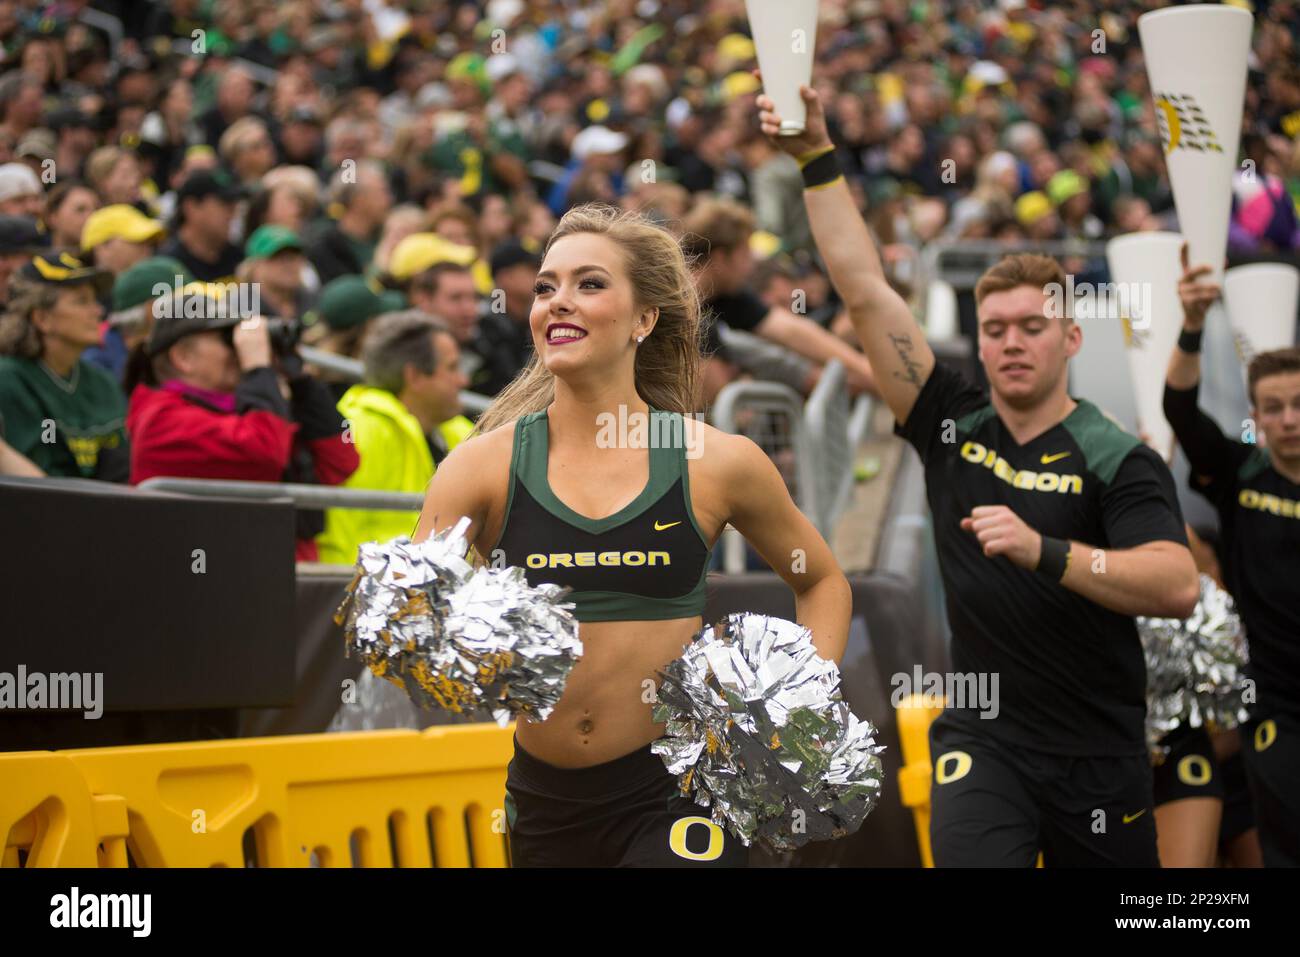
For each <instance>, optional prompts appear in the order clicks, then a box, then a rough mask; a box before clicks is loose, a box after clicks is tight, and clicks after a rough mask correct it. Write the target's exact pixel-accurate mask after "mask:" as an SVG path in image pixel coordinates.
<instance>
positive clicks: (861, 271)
mask: <svg viewBox="0 0 1300 957" xmlns="http://www.w3.org/2000/svg"><path fill="white" fill-rule="evenodd" d="M800 93H801V95H802V96H803V100H804V104H805V105H806V107H807V111H808V118H807V121H806V124H805V130H804V132H803V133H802V134H800V135H799V136H777V135H776V133H777V130H778V129H779V128H780V124H781V117H780V116H779V115H778V114H777V113H776V112H774V111H775V104H773V102H772V99H771V98H770V97H768V96H767V95H762V96H759V97H758V101H757V102H758V107H759V111H760V112H759V122H760V124H761V125H762V129H763V132H764V133H765V134H767V135H768V136H769V137H771V138H772V142H773V143H775V144H776V145H777V147H778V148H780V149H782V150H784V151H785V152H787V153H789V154H791V155H792V156H794V157H795V159H797V160H799V162H800V165H801V166H802V167H804V168H805V170H808V169H809V168H810V166H809V164H811V163H815V162H817V161H818V159H819V157H820V156H821V155H823V154H826V153H828V152H829V151H830V150H831V149H832V148H833V144H832V143H831V140H830V136H829V134H828V133H827V131H826V115H825V113H824V111H823V109H822V104H821V99H820V98H819V97H818V95H817V92H816V91H815V90H813V89H812V88H811V87H808V86H802V87H800ZM831 155H832V157H833V154H831ZM821 162H822V163H825V162H826V160H821ZM803 195H804V205H805V206H806V207H807V209H808V219H809V221H810V222H811V223H812V231H813V239H814V240H815V242H816V243H817V249H818V251H819V252H820V253H821V255H822V259H823V260H824V261H825V263H826V269H827V272H828V274H829V276H830V280H831V283H832V284H833V285H834V286H835V289H836V291H837V292H838V293H839V295H840V298H841V299H842V300H844V304H845V307H846V308H847V309H848V313H849V318H850V320H852V322H853V328H854V330H855V331H856V332H857V334H858V339H859V340H860V341H861V343H862V348H863V350H864V351H865V352H866V354H867V358H868V360H870V362H871V368H872V369H873V370H874V374H875V380H876V388H877V389H878V390H879V391H880V394H881V395H882V396H883V397H884V399H885V401H886V402H887V403H889V408H890V409H891V410H892V411H893V413H894V417H895V418H896V419H898V421H899V422H906V421H907V417H908V415H909V413H911V411H912V406H913V404H914V403H915V402H916V397H917V396H918V395H919V394H920V392H921V387H922V386H923V385H925V380H926V379H928V378H929V377H930V372H931V371H932V370H933V369H934V353H933V352H931V351H930V346H929V344H928V343H927V342H926V341H925V334H924V333H923V332H922V331H921V327H920V326H919V325H917V322H916V320H915V319H914V318H912V311H911V309H909V308H908V306H907V303H906V302H904V301H903V299H902V297H901V296H899V295H898V293H896V292H895V291H894V290H893V288H891V287H890V285H889V281H888V280H887V279H886V278H885V271H884V269H883V267H882V266H881V264H880V255H879V253H878V252H877V251H876V246H875V243H874V242H873V241H872V239H871V234H870V233H869V232H868V230H867V224H866V223H865V222H863V220H862V216H861V214H859V213H858V210H857V207H856V206H855V205H854V202H853V196H852V194H851V193H850V192H849V187H848V185H847V184H846V183H845V181H844V178H843V176H840V177H838V178H836V179H834V180H833V181H832V182H828V183H826V184H824V185H820V186H816V187H813V188H805V189H804V194H803Z"/></svg>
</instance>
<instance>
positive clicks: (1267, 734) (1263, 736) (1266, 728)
mask: <svg viewBox="0 0 1300 957" xmlns="http://www.w3.org/2000/svg"><path fill="white" fill-rule="evenodd" d="M1276 740H1277V725H1276V724H1274V723H1273V719H1272V718H1269V719H1268V720H1267V721H1261V722H1260V723H1259V727H1257V728H1256V729H1255V750H1256V751H1266V750H1267V749H1268V746H1269V745H1271V744H1272V743H1273V742H1274V741H1276Z"/></svg>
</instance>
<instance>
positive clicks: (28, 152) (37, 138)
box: [14, 129, 56, 160]
mask: <svg viewBox="0 0 1300 957" xmlns="http://www.w3.org/2000/svg"><path fill="white" fill-rule="evenodd" d="M55 146H56V144H55V142H54V133H53V132H52V131H50V130H47V129H35V130H29V131H28V133H27V134H26V135H25V136H24V137H23V138H22V139H21V140H19V141H18V148H17V149H15V150H14V156H16V157H18V158H19V159H23V158H24V157H28V156H30V157H32V158H33V159H39V160H47V159H54V150H55Z"/></svg>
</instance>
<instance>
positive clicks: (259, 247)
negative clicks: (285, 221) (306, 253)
mask: <svg viewBox="0 0 1300 957" xmlns="http://www.w3.org/2000/svg"><path fill="white" fill-rule="evenodd" d="M286 249H294V250H297V251H298V252H302V240H301V239H299V238H298V234H297V233H296V232H294V231H293V230H292V229H289V228H288V227H287V226H275V225H272V224H270V223H268V224H267V225H265V226H258V227H257V228H256V229H255V230H253V234H252V235H251V236H249V237H248V242H246V243H244V257H245V258H247V259H270V258H271V257H272V256H274V255H275V254H276V253H281V252H284V251H285V250H286Z"/></svg>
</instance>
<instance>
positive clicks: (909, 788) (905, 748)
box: [896, 694, 1043, 867]
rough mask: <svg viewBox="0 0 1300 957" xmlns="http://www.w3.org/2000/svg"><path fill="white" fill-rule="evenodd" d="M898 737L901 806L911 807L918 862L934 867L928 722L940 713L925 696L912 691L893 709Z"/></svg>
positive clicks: (932, 720)
mask: <svg viewBox="0 0 1300 957" xmlns="http://www.w3.org/2000/svg"><path fill="white" fill-rule="evenodd" d="M896 711H897V715H898V739H899V745H900V747H901V749H902V752H903V767H902V768H901V769H900V770H899V772H898V792H899V796H900V797H901V798H902V801H903V807H910V808H911V809H912V821H913V822H914V823H915V824H916V843H917V846H918V847H920V849H921V865H922V866H923V867H934V854H933V853H932V852H931V850H930V784H931V782H932V781H933V780H934V768H933V766H932V765H931V763H930V725H931V724H933V723H934V719H935V718H937V717H939V715H940V714H942V713H943V708H936V707H934V706H933V705H928V704H926V703H925V697H924V696H923V695H919V694H911V695H908V696H907V697H906V698H904V699H903V701H902V703H901V704H899V706H898V708H897V709H896ZM1035 866H1037V867H1042V866H1043V855H1042V854H1039V855H1038V863H1037V864H1036V865H1035Z"/></svg>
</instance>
